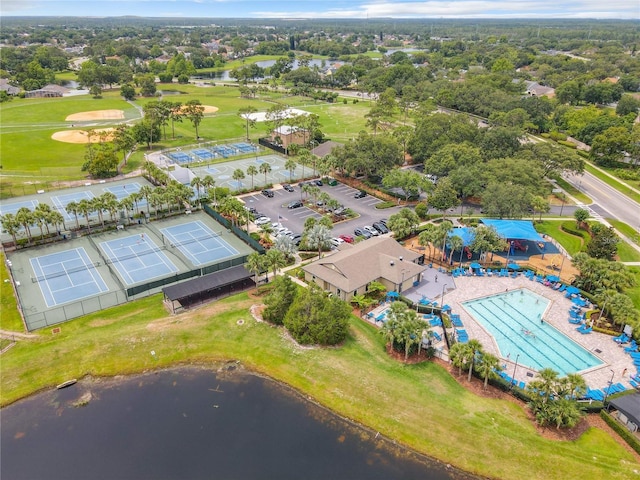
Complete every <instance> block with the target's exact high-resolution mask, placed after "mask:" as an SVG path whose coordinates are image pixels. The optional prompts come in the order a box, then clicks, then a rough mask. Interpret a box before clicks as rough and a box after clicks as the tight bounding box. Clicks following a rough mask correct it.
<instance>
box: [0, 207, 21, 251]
mask: <svg viewBox="0 0 640 480" xmlns="http://www.w3.org/2000/svg"><path fill="white" fill-rule="evenodd" d="M0 222H1V223H2V229H3V230H4V231H6V232H7V233H8V234H9V235H11V237H12V238H13V244H14V245H16V246H17V245H18V240H17V238H16V234H17V233H18V231H19V230H20V222H19V221H18V220H17V219H16V217H15V215H14V214H13V213H5V214H4V215H2V217H0Z"/></svg>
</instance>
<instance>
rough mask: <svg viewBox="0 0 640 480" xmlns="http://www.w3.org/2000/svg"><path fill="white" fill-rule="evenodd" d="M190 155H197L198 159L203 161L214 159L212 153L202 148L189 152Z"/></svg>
mask: <svg viewBox="0 0 640 480" xmlns="http://www.w3.org/2000/svg"><path fill="white" fill-rule="evenodd" d="M191 153H193V154H195V155H197V156H198V157H200V158H201V159H203V160H211V159H212V158H215V155H214V154H213V153H211V152H210V151H209V150H206V149H204V148H199V149H197V150H191Z"/></svg>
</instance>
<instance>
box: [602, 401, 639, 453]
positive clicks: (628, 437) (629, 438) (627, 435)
mask: <svg viewBox="0 0 640 480" xmlns="http://www.w3.org/2000/svg"><path fill="white" fill-rule="evenodd" d="M600 417H602V419H603V420H604V421H605V422H607V424H608V425H609V426H610V427H611V428H613V429H614V430H615V431H616V432H617V433H618V435H620V436H621V437H622V438H623V440H624V441H625V442H627V443H628V444H629V446H630V447H631V448H633V449H634V450H635V451H636V452H637V453H640V442H639V441H638V439H636V438H635V437H634V436H633V434H632V433H631V432H630V431H629V430H627V429H626V428H625V427H624V426H623V425H621V424H620V423H619V422H618V421H617V420H616V419H615V418H613V417H612V416H611V414H609V413H607V412H606V411H604V410H600Z"/></svg>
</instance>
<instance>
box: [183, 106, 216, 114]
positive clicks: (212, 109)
mask: <svg viewBox="0 0 640 480" xmlns="http://www.w3.org/2000/svg"><path fill="white" fill-rule="evenodd" d="M200 106H201V107H204V112H202V113H204V114H205V115H210V114H212V113H216V112H217V111H218V110H219V109H218V107H214V106H212V105H200ZM180 110H181V111H182V112H184V111H185V106H184V105H183V106H182V108H181V109H180Z"/></svg>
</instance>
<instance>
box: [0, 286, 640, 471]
mask: <svg viewBox="0 0 640 480" xmlns="http://www.w3.org/2000/svg"><path fill="white" fill-rule="evenodd" d="M253 302H254V300H251V299H249V298H248V296H247V295H246V294H240V295H236V296H234V297H230V298H228V299H225V300H223V301H220V302H217V303H214V304H211V305H207V306H204V307H201V308H199V309H196V310H194V311H190V312H185V313H183V314H181V315H178V316H170V315H168V314H167V313H166V311H165V310H164V308H163V306H162V302H161V297H160V296H159V295H156V296H152V297H148V298H145V299H142V300H139V301H135V302H131V303H129V304H126V305H122V306H119V307H116V308H113V309H109V310H104V311H102V312H99V313H97V314H94V315H89V316H87V317H84V318H81V319H77V320H74V321H71V322H68V323H65V324H63V325H62V327H61V328H62V332H61V333H59V334H58V335H55V336H54V335H51V334H50V332H49V331H48V330H47V331H43V332H42V334H41V335H40V336H39V338H38V339H37V340H34V341H26V342H20V343H19V344H18V345H16V346H15V347H13V348H12V349H11V350H10V351H9V352H7V353H6V354H5V355H3V358H2V363H1V365H0V373H2V375H1V378H0V382H1V383H0V385H1V387H2V388H1V392H0V395H1V402H2V404H3V405H6V404H7V403H10V402H12V401H14V400H16V399H18V398H20V397H23V396H25V395H28V394H30V393H32V392H34V391H37V390H39V389H42V388H51V387H52V386H54V385H56V384H57V383H60V382H62V381H64V380H67V379H69V378H81V377H82V376H84V375H86V374H91V375H96V376H112V375H118V374H128V373H136V372H141V371H145V370H149V369H155V368H165V367H169V366H171V365H175V364H185V363H194V364H214V362H219V361H226V360H229V359H235V360H238V361H240V362H242V363H243V364H244V365H245V366H247V367H248V368H249V369H251V370H254V371H257V372H258V373H262V374H266V375H268V376H270V377H272V378H274V379H276V380H278V381H282V382H285V383H287V384H289V385H292V386H293V387H294V388H296V389H298V390H299V391H301V392H302V393H303V394H305V395H309V396H311V397H313V398H314V399H315V400H317V401H318V402H320V403H321V404H323V405H325V406H327V407H328V408H330V409H332V410H334V411H336V412H337V413H339V414H341V415H343V416H346V417H348V418H351V419H353V420H355V421H357V422H359V423H362V424H364V425H367V426H369V427H371V428H372V429H373V430H374V431H379V432H380V433H382V434H383V435H386V436H389V437H391V438H393V439H395V440H397V441H399V442H400V443H402V444H405V445H409V446H411V447H413V448H415V449H416V450H418V451H421V452H424V453H427V454H429V455H432V456H435V457H436V458H439V459H441V460H443V461H445V462H447V463H452V464H455V465H456V466H458V467H460V468H463V469H465V470H468V471H471V472H474V473H478V474H482V475H485V476H490V477H492V478H501V479H520V478H522V472H523V471H526V472H527V475H528V476H529V477H531V478H535V479H551V478H562V479H565V480H571V479H576V480H578V479H579V480H584V479H585V478H608V479H616V478H620V479H622V478H625V479H626V478H630V477H631V476H632V474H633V471H634V469H635V470H638V469H640V465H639V464H638V463H636V462H635V460H634V458H633V457H632V456H631V455H630V454H629V453H628V452H627V451H626V450H624V449H623V448H622V447H620V446H619V445H618V444H617V443H616V442H615V441H614V440H613V439H612V438H611V437H609V436H608V435H607V434H606V433H604V432H602V431H600V430H597V429H590V430H588V431H587V432H586V433H585V434H584V435H583V436H582V437H581V438H580V439H579V440H577V441H575V442H562V441H550V440H546V439H544V438H542V437H541V436H540V435H539V434H538V433H537V432H536V430H535V428H534V427H533V425H532V424H531V422H530V420H529V419H528V417H527V415H526V413H525V409H524V408H523V406H521V405H519V404H516V403H514V402H510V401H502V400H494V399H487V398H481V397H478V396H476V395H474V394H472V393H470V392H469V391H467V390H465V389H464V388H463V387H461V386H460V385H459V384H458V383H457V382H456V381H455V379H454V378H453V377H451V376H450V375H449V373H447V372H446V371H445V370H444V369H443V368H442V367H440V366H438V365H436V364H434V363H430V362H426V363H422V364H418V365H404V364H402V363H399V362H397V361H395V360H392V359H391V358H389V357H388V356H387V354H386V353H385V351H384V346H383V343H384V339H383V337H382V336H381V335H380V334H379V333H378V330H377V329H375V328H374V327H373V326H371V325H368V324H365V323H364V322H362V321H360V320H359V319H356V318H355V317H354V318H353V320H352V322H351V327H350V335H349V338H348V339H347V341H346V342H345V344H344V345H342V346H341V347H340V348H328V349H320V348H312V349H302V348H299V347H297V346H296V345H295V344H294V343H293V342H292V341H291V340H290V339H289V338H288V337H286V336H285V335H283V332H282V330H281V329H280V328H274V327H271V326H269V325H267V324H265V323H258V322H256V321H254V320H253V319H252V318H251V316H250V315H249V313H248V310H247V309H248V307H249V306H250V305H251V304H252V303H253ZM239 319H243V320H245V322H244V324H242V325H239V324H238V320H239ZM151 350H154V351H155V352H156V355H155V357H152V356H151V355H150V354H149V352H150V351H151Z"/></svg>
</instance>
